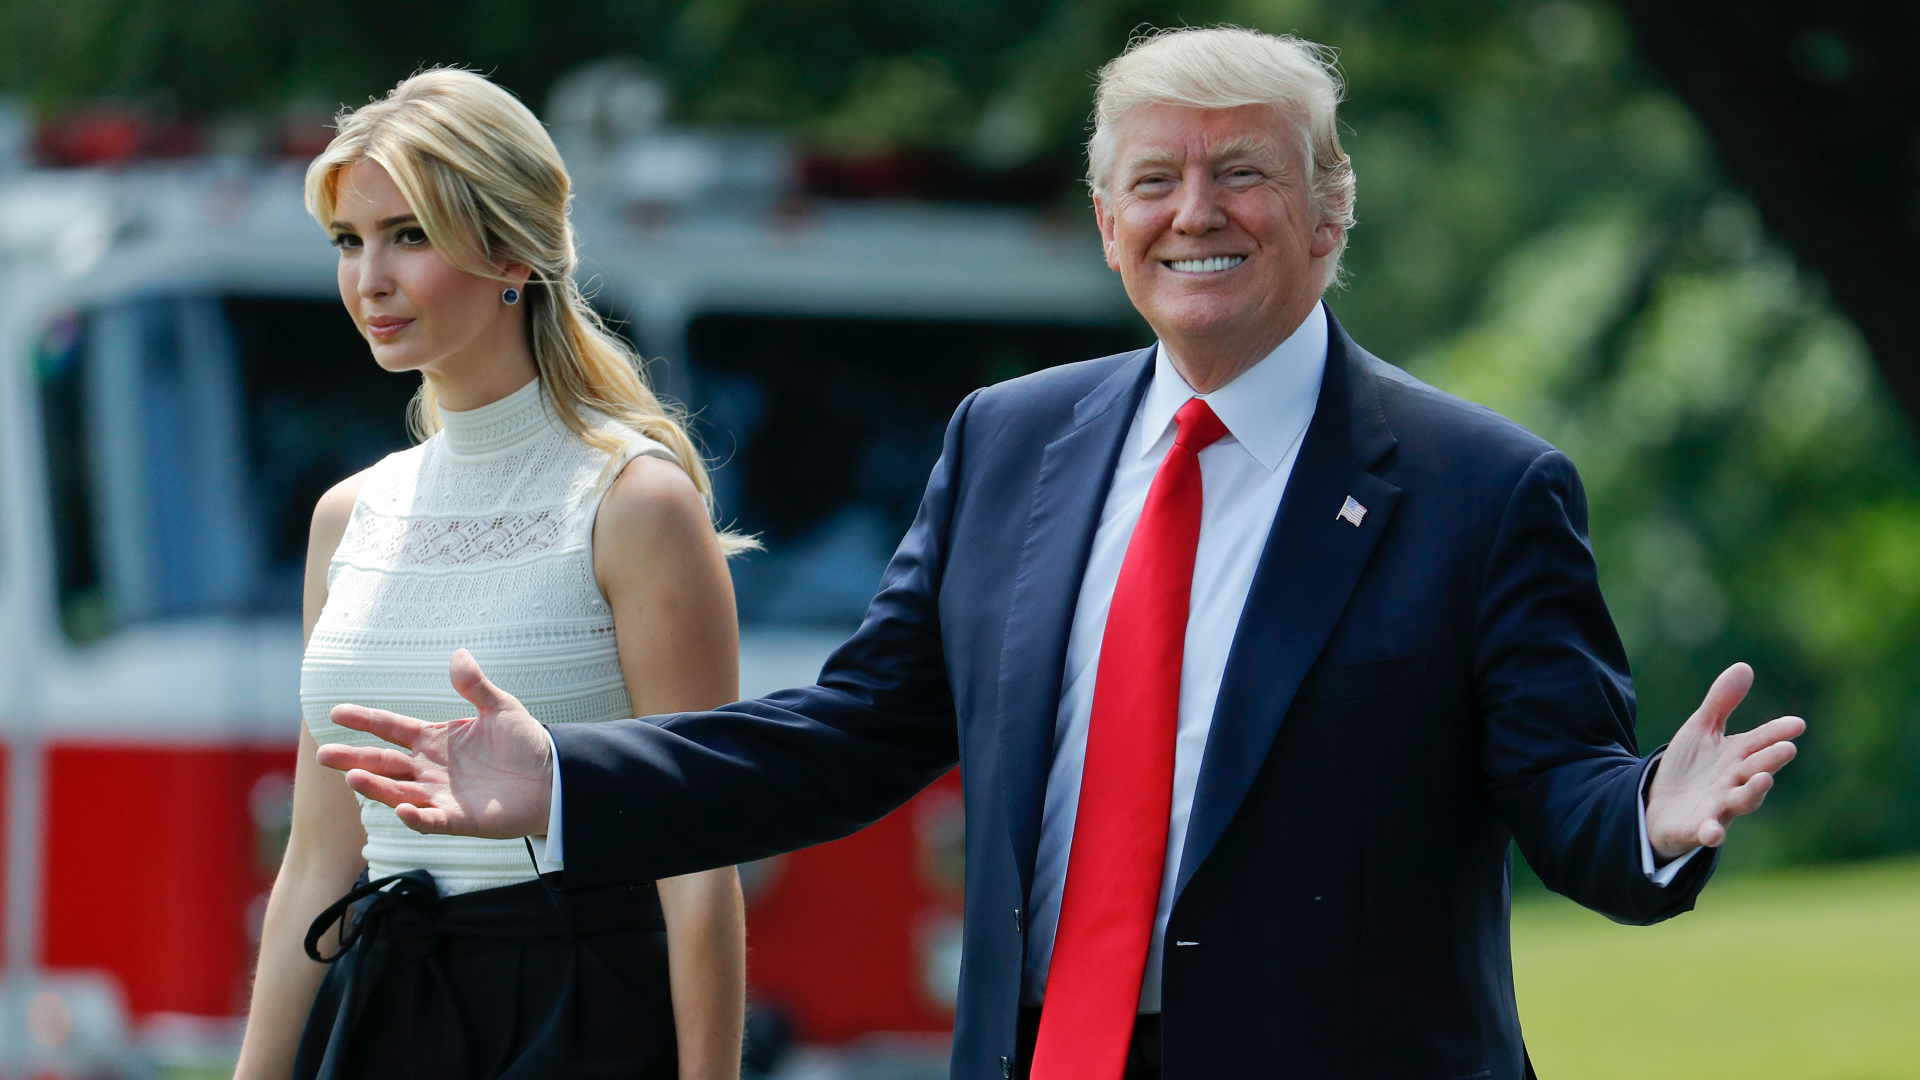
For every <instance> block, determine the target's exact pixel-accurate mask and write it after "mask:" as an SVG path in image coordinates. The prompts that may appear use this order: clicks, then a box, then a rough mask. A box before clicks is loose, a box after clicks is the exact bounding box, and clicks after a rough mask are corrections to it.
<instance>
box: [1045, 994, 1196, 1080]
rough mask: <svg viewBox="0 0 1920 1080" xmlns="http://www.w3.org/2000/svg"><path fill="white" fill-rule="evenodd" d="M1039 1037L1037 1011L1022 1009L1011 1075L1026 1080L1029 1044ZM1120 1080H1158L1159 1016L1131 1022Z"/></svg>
mask: <svg viewBox="0 0 1920 1080" xmlns="http://www.w3.org/2000/svg"><path fill="white" fill-rule="evenodd" d="M1039 1037H1040V1010H1039V1009H1037V1008H1026V1007H1023V1008H1021V1010H1020V1028H1019V1033H1018V1035H1017V1037H1016V1042H1015V1049H1014V1053H1015V1054H1016V1055H1017V1057H1016V1058H1015V1059H1014V1063H1013V1075H1014V1076H1015V1077H1016V1078H1017V1080H1028V1078H1029V1076H1031V1074H1032V1073H1033V1044H1034V1042H1035V1041H1036V1040H1037V1039H1038V1038H1039ZM1122 1076H1123V1077H1124V1080H1160V1014H1159V1013H1141V1014H1140V1015H1139V1016H1138V1017H1137V1018H1135V1020H1134V1021H1133V1042H1132V1043H1130V1044H1129V1045H1128V1046H1127V1071H1126V1072H1125V1073H1123V1074H1122Z"/></svg>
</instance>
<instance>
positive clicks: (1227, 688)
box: [1175, 315, 1400, 897]
mask: <svg viewBox="0 0 1920 1080" xmlns="http://www.w3.org/2000/svg"><path fill="white" fill-rule="evenodd" d="M1328 319H1329V321H1331V320H1332V316H1331V315H1329V316H1328ZM1331 329H1332V333H1331V334H1330V335H1329V336H1328V343H1327V368H1326V375H1325V377H1324V378H1322V380H1321V384H1320V399H1319V402H1318V404H1317V405H1316V407H1315V410H1314V417H1313V422H1312V423H1311V424H1309V425H1308V428H1307V434H1306V438H1305V440H1304V442H1303V443H1302V445H1301V448H1300V456H1299V458H1298V460H1297V461H1296V462H1295V464H1294V468H1293V475H1292V476H1291V477H1290V478H1289V479H1288V481H1287V491H1286V494H1285V496H1284V497H1283V498H1282V499H1281V502H1280V510H1279V513H1278V514H1277V515H1276V516H1275V518H1274V522H1273V528H1272V530H1271V531H1270V532H1269V533H1268V536H1267V546H1266V549H1265V550H1264V551H1263V552H1262V553H1261V556H1260V565H1259V567H1258V568H1257V569H1256V570H1255V571H1254V576H1253V586H1252V588H1251V589H1250V590H1249V592H1248V593H1247V603H1246V607H1245V608H1244V609H1243V610H1242V612H1241V616H1240V625H1239V628H1238V629H1237V630H1236V631H1235V633H1234V639H1233V647H1232V651H1231V652H1229V653H1228V656H1227V669H1226V673H1225V675H1224V676H1223V678H1222V680H1221V683H1220V696H1219V698H1218V700H1217V701H1216V702H1215V705H1214V710H1213V726H1212V729H1211V730H1210V731H1209V733H1208V735H1207V749H1206V756H1205V757H1204V758H1203V759H1202V761H1201V765H1200V781H1199V786H1198V787H1197V789H1196V790H1195V792H1194V799H1193V813H1192V816H1191V817H1190V818H1189V819H1188V824H1187V843H1186V847H1185V850H1184V852H1183V854H1182V855H1181V859H1180V873H1179V877H1178V879H1177V881H1176V884H1175V896H1176V897H1178V895H1179V892H1180V891H1181V890H1184V889H1185V888H1186V886H1187V882H1188V881H1189V880H1190V879H1191V878H1192V877H1193V873H1194V871H1195V870H1196V869H1197V868H1198V867H1199V866H1200V864H1201V863H1202V862H1203V861H1205V860H1206V857H1207V855H1208V854H1209V853H1210V852H1212V850H1213V846H1214V844H1216V843H1217V842H1219V840H1220V836H1221V834H1222V833H1224V832H1225V831H1226V828H1227V824H1228V822H1230V821H1232V820H1233V815H1234V814H1235V813H1236V812H1237V811H1238V810H1239V807H1240V802H1241V800H1242V799H1244V798H1245V797H1246V794H1247V790H1248V789H1249V788H1250V787H1252V785H1253V779H1254V777H1255V776H1256V775H1258V773H1259V772H1260V768H1261V766H1262V765H1263V764H1264V763H1265V761H1266V756H1267V751H1268V749H1269V748H1270V747H1271V746H1272V745H1273V738H1274V735H1275V733H1276V732H1278V731H1279V730H1280V722H1281V719H1282V718H1283V717H1284V716H1285V715H1286V712H1287V709H1288V707H1289V706H1290V705H1291V704H1292V702H1293V695H1294V692H1295V691H1297V690H1298V689H1299V688H1300V682H1301V680H1302V679H1303V678H1305V677H1306V674H1307V669H1308V668H1309V667H1311V666H1312V665H1313V662H1314V660H1315V659H1316V658H1318V657H1319V655H1320V650H1321V649H1322V648H1324V647H1325V645H1326V642H1327V639H1328V637H1329V636H1331V635H1332V633H1333V628H1334V626H1335V624H1337V623H1338V622H1339V620H1340V614H1341V612H1342V611H1344V610H1345V609H1346V606H1347V600H1348V598H1349V597H1350V596H1351V595H1352V594H1353V589H1354V586H1355V584H1357V583H1358V582H1359V580H1360V574H1361V572H1362V571H1363V570H1364V569H1365V568H1366V565H1367V560H1368V558H1369V557H1370V556H1371V555H1372V553H1373V548H1374V544H1375V543H1376V542H1377V541H1378V540H1379V538H1380V535H1381V533H1382V532H1384V531H1385V530H1386V527H1387V522H1388V520H1389V519H1391V518H1392V516H1393V510H1394V506H1395V504H1396V503H1397V502H1398V501H1399V498H1400V489H1399V488H1396V487H1394V486H1393V485H1392V484H1389V483H1387V482H1386V481H1385V480H1382V479H1380V478H1379V477H1377V476H1374V475H1373V474H1372V473H1370V472H1368V471H1367V470H1368V469H1369V468H1370V467H1371V466H1373V465H1374V464H1376V463H1378V462H1379V461H1380V460H1381V459H1382V458H1384V457H1385V456H1386V455H1387V454H1388V453H1389V452H1390V451H1391V450H1392V449H1393V447H1394V444H1395V439H1394V435H1393V431H1392V429H1390V428H1389V427H1388V426H1387V422H1386V416H1385V414H1384V412H1383V411H1382V410H1381V408H1380V394H1379V386H1378V384H1377V382H1376V379H1377V376H1376V375H1375V374H1374V373H1373V372H1372V371H1371V370H1370V369H1369V367H1368V363H1367V357H1366V355H1365V354H1364V353H1362V352H1361V351H1360V350H1359V347H1358V346H1356V345H1354V343H1353V341H1352V339H1350V338H1348V337H1347V335H1346V332H1345V331H1344V330H1342V329H1341V328H1340V325H1339V323H1337V322H1336V323H1333V325H1332V327H1331ZM1349 496H1351V497H1352V498H1353V499H1354V500H1355V501H1357V502H1358V503H1360V504H1361V505H1362V506H1364V507H1366V511H1367V512H1366V514H1365V515H1364V516H1363V517H1362V519H1361V523H1360V525H1359V526H1357V527H1356V526H1355V525H1353V524H1351V523H1350V522H1348V521H1346V520H1343V519H1341V518H1340V517H1339V516H1338V515H1339V513H1340V510H1341V508H1342V506H1344V505H1345V503H1346V500H1347V498H1348V497H1349Z"/></svg>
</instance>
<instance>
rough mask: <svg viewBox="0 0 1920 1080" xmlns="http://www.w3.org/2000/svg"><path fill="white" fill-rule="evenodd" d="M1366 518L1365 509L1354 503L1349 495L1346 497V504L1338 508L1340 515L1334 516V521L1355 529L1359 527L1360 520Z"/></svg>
mask: <svg viewBox="0 0 1920 1080" xmlns="http://www.w3.org/2000/svg"><path fill="white" fill-rule="evenodd" d="M1366 516H1367V508H1366V507H1364V506H1361V505H1360V504H1359V503H1357V502H1355V501H1354V500H1353V496H1351V495H1349V496H1347V504H1346V505H1345V506H1342V507H1341V508H1340V513H1338V514H1336V515H1334V517H1335V520H1338V521H1344V522H1346V523H1347V524H1349V525H1351V526H1353V527H1354V528H1356V529H1357V528H1359V527H1360V519H1361V518H1364V517H1366Z"/></svg>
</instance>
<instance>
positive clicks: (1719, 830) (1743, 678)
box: [1647, 664, 1807, 861]
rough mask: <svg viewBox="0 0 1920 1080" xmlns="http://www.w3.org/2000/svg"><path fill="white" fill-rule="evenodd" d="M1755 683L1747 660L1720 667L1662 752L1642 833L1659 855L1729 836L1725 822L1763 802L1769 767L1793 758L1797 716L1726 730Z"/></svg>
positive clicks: (1800, 723) (1803, 726) (1801, 727)
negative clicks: (1741, 729) (1742, 730)
mask: <svg viewBox="0 0 1920 1080" xmlns="http://www.w3.org/2000/svg"><path fill="white" fill-rule="evenodd" d="M1752 686H1753V669H1752V668H1750V667H1748V666H1747V665H1745V664H1735V665H1733V666H1732V667H1730V668H1728V669H1727V670H1725V671H1723V672H1721V673H1720V677H1719V678H1717V679H1715V680H1713V687H1712V688H1711V689H1709V690H1708V691H1707V699H1706V700H1705V701H1703V702H1701V703H1700V708H1698V709H1697V710H1695V711H1694V714H1693V715H1692V716H1690V717H1688V718H1687V722H1686V723H1685V724H1682V725H1681V726H1680V731H1679V732H1678V733H1677V734H1675V735H1674V737H1673V742H1672V743H1670V744H1668V746H1667V753H1666V756H1665V757H1663V758H1661V759H1660V764H1659V771H1658V772H1656V773H1655V774H1654V777H1653V784H1652V785H1651V786H1650V787H1649V788H1648V789H1647V839H1648V840H1649V841H1650V842H1651V843H1652V844H1653V851H1654V854H1656V855H1658V856H1659V857H1660V858H1661V859H1662V860H1663V861H1671V860H1673V859H1677V858H1679V857H1680V856H1682V855H1685V854H1686V853H1687V852H1689V851H1692V850H1693V849H1694V848H1696V847H1719V846H1720V845H1721V844H1724V843H1726V841H1727V826H1728V825H1730V824H1732V823H1733V819H1734V818H1737V817H1739V816H1740V815H1742V814H1751V813H1753V812H1754V811H1755V810H1758V809H1760V803H1761V802H1762V801H1764V800H1765V799H1766V797H1767V792H1768V790H1770V789H1771V788H1772V787H1773V774H1774V773H1776V772H1779V771H1780V769H1781V768H1783V767H1784V766H1785V765H1786V764H1787V762H1789V761H1792V760H1793V755H1794V745H1793V743H1792V742H1791V741H1789V740H1792V739H1795V738H1798V737H1799V736H1800V733H1801V732H1804V731H1806V730H1807V722H1806V721H1805V720H1802V719H1800V718H1799V717H1797V716H1782V717H1780V718H1778V719H1775V720H1769V721H1767V722H1766V723H1764V724H1761V725H1760V726H1759V727H1757V728H1754V729H1753V730H1752V731H1749V732H1746V733H1744V734H1740V735H1729V734H1727V717H1728V716H1729V715H1731V714H1732V713H1733V710H1734V707H1735V706H1737V705H1739V704H1740V702H1741V700H1742V699H1744V698H1745V697H1746V696H1747V690H1748V689H1749V688H1750V687H1752Z"/></svg>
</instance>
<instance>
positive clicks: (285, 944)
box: [234, 475, 367, 1080]
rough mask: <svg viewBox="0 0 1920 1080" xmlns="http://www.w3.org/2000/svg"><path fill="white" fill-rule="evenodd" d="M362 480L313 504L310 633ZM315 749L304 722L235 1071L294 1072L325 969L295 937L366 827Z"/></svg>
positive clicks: (258, 1079)
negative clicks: (288, 826) (282, 852)
mask: <svg viewBox="0 0 1920 1080" xmlns="http://www.w3.org/2000/svg"><path fill="white" fill-rule="evenodd" d="M360 480H361V477H360V476H359V475H354V476H350V477H348V478H347V479H345V480H342V481H341V482H340V483H338V484H336V485H335V486H334V487H333V489H332V490H330V491H328V492H327V493H326V494H325V495H323V496H321V498H320V502H319V505H317V506H315V507H314V511H313V528H312V531H311V532H310V533H309V534H308V538H307V579H306V593H305V596H304V598H303V603H302V607H303V609H304V614H305V621H306V636H307V637H309V638H310V637H312V636H313V624H314V622H315V621H316V620H317V619H319V617H320V609H321V608H322V607H324V606H326V602H327V566H328V564H330V563H331V562H332V561H333V552H334V549H335V548H337V547H339V546H340V538H341V536H342V535H344V534H345V533H346V529H347V518H348V516H349V515H350V514H351V513H352V512H353V500H354V498H355V497H356V496H357V495H358V494H359V492H360ZM314 749H315V747H314V741H313V736H312V734H310V733H309V732H308V731H307V726H306V724H305V723H304V722H302V723H301V725H300V750H299V757H298V759H297V760H296V762H295V763H294V771H293V828H292V831H291V832H290V833H289V835H288V837H287V853H286V856H285V857H284V858H282V859H281V860H280V872H279V874H277V875H276V876H275V877H274V880H273V893H272V895H271V897H270V898H269V899H268V901H267V917H266V923H265V925H264V927H263V928H262V932H261V935H260V963H259V967H258V968H257V969H256V971H255V974H254V980H253V1004H252V1007H251V1008H250V1009H249V1011H248V1013H247V1034H246V1038H245V1040H244V1041H243V1042H242V1043H241V1046H240V1063H239V1066H238V1067H237V1068H236V1069H235V1070H234V1077H235V1080H267V1078H272V1080H281V1078H282V1077H285V1076H287V1075H288V1074H290V1073H291V1072H292V1071H293V1056H294V1052H295V1051H296V1050H297V1049H298V1048H299V1045H300V1033H301V1032H302V1031H303V1030H305V1027H306V1022H307V1014H308V1012H310V1011H312V1009H313V999H314V994H315V993H316V992H317V991H318V990H319V988H320V980H321V978H322V976H324V975H325V974H326V968H325V967H324V966H322V965H320V964H316V963H314V962H313V961H312V960H309V959H307V954H306V950H305V948H304V946H303V944H302V943H303V942H304V940H305V938H306V934H307V926H308V925H309V924H310V923H312V922H313V919H314V917H315V916H317V915H319V914H320V912H321V911H323V910H325V909H326V906H327V905H328V904H331V903H333V902H334V901H335V900H337V899H339V898H340V896H341V895H342V894H344V893H345V892H346V891H347V890H348V889H350V888H352V887H353V881H354V878H356V877H358V876H359V874H360V868H361V867H362V866H363V865H364V863H363V861H362V859H361V855H360V852H361V849H362V848H364V847H365V846H366V843H367V835H366V832H365V830H363V829H362V828H361V827H360V806H359V804H358V803H357V802H356V801H355V800H354V797H353V792H351V791H349V790H348V789H347V785H346V780H345V778H344V777H342V776H341V775H340V774H339V773H337V772H334V771H333V770H332V769H328V768H325V767H323V766H321V765H320V764H319V762H317V761H315V760H314Z"/></svg>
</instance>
